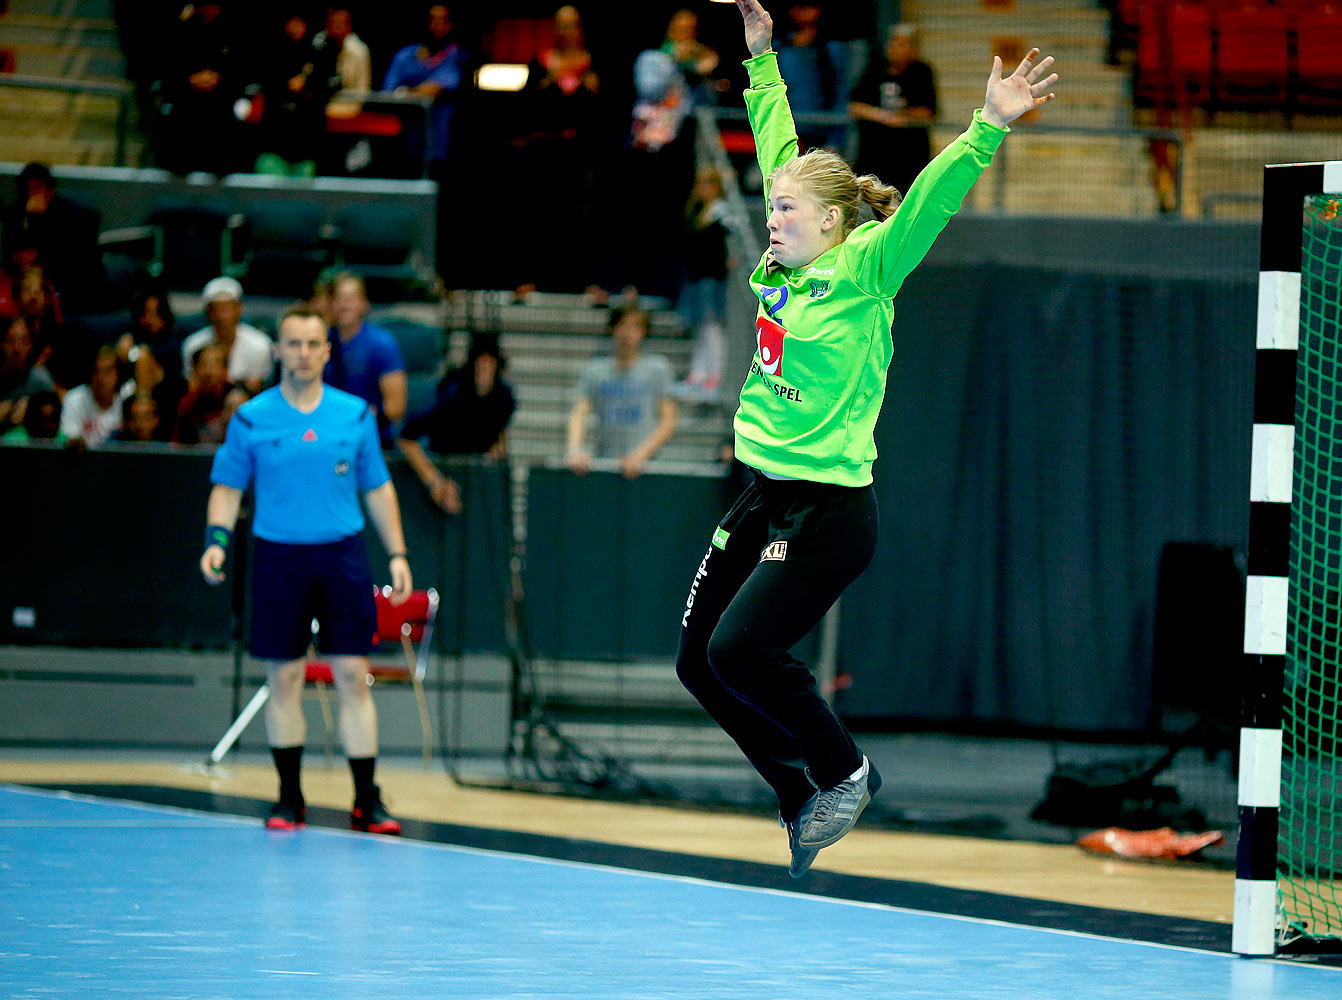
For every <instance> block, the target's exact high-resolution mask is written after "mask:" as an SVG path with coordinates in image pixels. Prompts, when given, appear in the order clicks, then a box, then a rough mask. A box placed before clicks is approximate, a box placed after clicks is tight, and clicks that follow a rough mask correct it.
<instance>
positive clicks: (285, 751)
mask: <svg viewBox="0 0 1342 1000" xmlns="http://www.w3.org/2000/svg"><path fill="white" fill-rule="evenodd" d="M270 756H272V757H274V758H275V770H276V771H278V772H279V774H280V801H281V802H288V803H291V804H294V805H297V804H298V803H300V802H302V801H303V790H302V786H301V785H300V784H299V779H298V775H299V772H300V771H301V770H302V766H303V746H302V744H301V743H300V744H299V745H298V746H296V747H271V748H270Z"/></svg>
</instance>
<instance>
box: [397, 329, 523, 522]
mask: <svg viewBox="0 0 1342 1000" xmlns="http://www.w3.org/2000/svg"><path fill="white" fill-rule="evenodd" d="M504 367H505V364H504V359H503V356H502V355H501V354H500V353H499V341H498V337H497V336H494V335H491V334H476V335H475V336H474V337H472V338H471V350H470V355H469V356H468V357H467V359H466V364H464V365H463V366H462V367H461V368H458V369H456V370H455V371H451V372H449V373H448V374H447V375H446V376H445V377H444V378H443V381H442V383H441V384H440V385H439V387H438V398H437V400H435V402H434V404H433V406H432V407H431V408H430V409H429V410H428V411H427V412H425V413H420V414H416V415H415V416H412V417H411V418H410V419H409V420H408V421H406V424H405V427H404V428H403V429H402V430H401V435H400V439H399V440H398V441H397V442H396V444H397V446H398V447H399V448H400V450H401V454H403V455H404V456H405V457H406V460H407V461H408V462H409V463H410V466H411V468H413V469H414V470H415V474H416V475H418V476H419V481H420V482H421V483H423V484H424V489H425V490H427V491H428V494H429V496H430V497H432V498H433V502H434V503H436V504H438V506H439V507H441V508H442V509H443V510H445V511H447V512H448V513H449V514H456V513H458V512H459V511H460V510H461V493H460V491H459V490H458V489H457V484H456V483H455V482H453V481H452V479H451V478H450V477H448V476H445V475H443V474H442V473H441V472H439V471H438V467H437V466H435V465H434V464H433V462H432V461H431V460H430V459H429V457H428V455H426V454H425V452H424V448H423V447H422V446H421V444H420V441H421V440H422V439H426V440H427V441H428V447H429V451H431V452H433V453H434V454H437V455H486V456H488V457H489V458H494V459H502V458H505V457H506V456H507V454H508V422H509V421H510V420H512V417H513V411H514V410H515V409H516V408H517V403H516V401H515V400H514V398H513V390H512V387H511V386H509V385H508V383H507V382H505V381H503V378H502V375H503V369H504Z"/></svg>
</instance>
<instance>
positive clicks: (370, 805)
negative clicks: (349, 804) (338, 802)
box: [349, 787, 401, 837]
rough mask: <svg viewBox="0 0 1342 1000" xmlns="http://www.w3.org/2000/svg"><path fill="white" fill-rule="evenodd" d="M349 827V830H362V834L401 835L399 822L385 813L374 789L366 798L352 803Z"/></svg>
mask: <svg viewBox="0 0 1342 1000" xmlns="http://www.w3.org/2000/svg"><path fill="white" fill-rule="evenodd" d="M349 825H350V829H351V830H362V831H363V832H364V833H385V834H388V835H389V836H393V837H399V836H400V834H401V824H400V822H399V821H398V820H397V819H396V818H395V817H393V816H391V815H390V814H389V813H388V812H387V809H386V807H385V806H384V805H383V804H382V796H381V795H380V794H379V793H378V791H377V789H376V787H375V788H374V789H373V793H372V794H371V795H369V796H368V797H367V798H363V799H360V800H358V801H357V802H355V803H354V808H353V809H351V810H350V814H349Z"/></svg>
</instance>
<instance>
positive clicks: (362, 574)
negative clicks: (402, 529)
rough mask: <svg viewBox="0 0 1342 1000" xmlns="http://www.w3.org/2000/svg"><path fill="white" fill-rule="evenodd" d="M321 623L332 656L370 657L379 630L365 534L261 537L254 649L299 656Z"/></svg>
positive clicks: (277, 656) (321, 638)
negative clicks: (314, 541)
mask: <svg viewBox="0 0 1342 1000" xmlns="http://www.w3.org/2000/svg"><path fill="white" fill-rule="evenodd" d="M314 618H315V619H316V620H317V624H318V626H319V631H318V643H317V648H318V649H320V650H321V651H322V652H323V653H325V654H326V655H328V656H367V655H368V654H369V652H371V651H372V648H373V633H374V632H376V631H377V607H376V606H375V605H374V603H373V574H372V571H371V570H370V569H369V567H368V553H367V552H366V551H365V549H364V544H363V536H362V535H351V536H350V537H348V538H342V539H341V540H340V541H338V542H326V543H323V544H320V545H289V544H287V543H284V542H268V541H266V540H265V539H264V538H258V539H256V550H255V555H254V557H253V561H252V634H251V643H250V648H251V652H252V655H253V656H255V657H256V658H257V659H259V660H297V659H300V658H302V657H303V655H304V654H305V653H306V652H307V648H308V645H309V644H310V643H311V642H312V620H313V619H314Z"/></svg>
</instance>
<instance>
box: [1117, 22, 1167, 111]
mask: <svg viewBox="0 0 1342 1000" xmlns="http://www.w3.org/2000/svg"><path fill="white" fill-rule="evenodd" d="M1125 16H1128V15H1125ZM1131 16H1133V17H1135V18H1136V19H1137V66H1136V72H1135V75H1134V77H1133V92H1134V94H1135V96H1136V98H1137V101H1138V102H1139V103H1141V104H1143V105H1145V104H1151V105H1155V106H1157V107H1165V106H1168V105H1170V104H1172V103H1173V99H1172V95H1171V93H1170V54H1169V50H1170V36H1169V8H1168V7H1167V6H1166V4H1165V3H1164V2H1163V0H1145V2H1143V3H1137V4H1136V5H1135V9H1134V10H1133V12H1132V14H1131Z"/></svg>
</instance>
